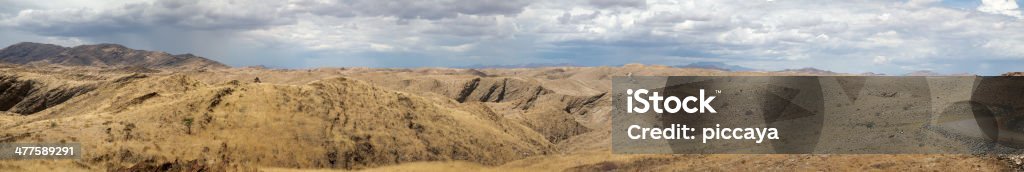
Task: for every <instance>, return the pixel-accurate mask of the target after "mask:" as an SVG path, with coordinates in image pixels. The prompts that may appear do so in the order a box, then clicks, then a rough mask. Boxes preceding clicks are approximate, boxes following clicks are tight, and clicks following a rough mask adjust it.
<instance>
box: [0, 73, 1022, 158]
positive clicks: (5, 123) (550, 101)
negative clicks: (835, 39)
mask: <svg viewBox="0 0 1024 172" xmlns="http://www.w3.org/2000/svg"><path fill="white" fill-rule="evenodd" d="M0 73H2V74H3V77H2V78H3V79H0V81H2V82H0V83H10V84H7V85H11V86H6V88H7V89H2V90H5V91H4V92H3V93H4V94H6V95H13V96H6V97H38V98H5V99H3V100H4V101H3V102H6V103H5V104H4V105H9V104H11V103H9V102H16V103H14V104H15V105H14V106H11V107H23V108H8V109H7V110H4V112H0V142H76V143H81V144H82V145H83V147H84V149H85V150H86V151H85V154H84V155H83V156H82V159H78V160H12V161H0V171H40V170H42V171H53V170H57V171H103V170H128V171H159V170H171V171H191V170H210V171H236V170H240V171H251V170H265V171H298V170H324V171H330V170H370V171H373V170H380V171H439V170H440V171H510V170H512V171H616V170H617V171H673V170H683V171H751V170H801V171H810V170H821V169H836V170H842V171H855V170H856V171H863V170H890V171H902V170H910V169H917V170H920V169H935V170H954V171H961V170H962V171H967V170H970V171H978V170H981V171H996V170H1007V169H1008V168H1010V167H1012V166H1010V165H1012V162H1014V161H1012V160H1011V159H1005V158H1004V159H1000V158H999V157H996V156H985V155H728V154H726V155H642V154H640V155H629V154H612V153H611V136H610V132H611V131H610V128H611V127H610V125H611V124H610V116H609V112H610V110H611V98H610V97H609V96H608V95H609V94H608V92H609V90H611V88H610V86H611V78H612V77H613V76H665V75H709V76H723V75H814V73H800V72H798V71H790V72H785V73H776V72H729V71H722V70H711V69H693V68H673V67H667V66H647V65H640V64H631V65H627V66H624V67H544V68H512V69H448V68H418V69H373V68H318V69H302V70H283V69H263V68H226V69H219V70H206V71H173V70H166V71H164V72H156V73H153V72H149V71H147V70H135V69H120V70H112V69H97V68H82V67H68V66H56V67H55V66H31V65H14V66H0ZM257 77H258V78H260V82H259V83H257V82H254V81H255V78H257ZM9 88H18V89H15V90H35V91H6V90H11V89H9ZM74 90H81V91H74ZM0 95H3V94H0ZM51 95H57V96H51ZM3 97H4V96H0V98H3ZM64 97H69V98H67V99H65V98H64ZM57 100H62V101H57ZM41 102H47V103H41ZM51 102H52V103H51ZM39 104H42V105H39ZM28 107H33V108H28ZM11 109H14V110H11ZM17 109H31V111H26V110H17Z"/></svg>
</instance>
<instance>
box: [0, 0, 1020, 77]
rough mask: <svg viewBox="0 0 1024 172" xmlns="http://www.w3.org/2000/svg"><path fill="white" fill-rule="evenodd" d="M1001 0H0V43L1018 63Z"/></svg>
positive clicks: (363, 54) (243, 62)
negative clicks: (271, 0)
mask: <svg viewBox="0 0 1024 172" xmlns="http://www.w3.org/2000/svg"><path fill="white" fill-rule="evenodd" d="M1020 3H1021V1H1014V0H981V1H962V0H956V1H952V0H947V1H941V0H907V1H889V0H885V1H881V0H880V1H876V0H857V1H822V0H761V1H754V0H692V1H686V0H682V1H677V0H646V1H644V0H622V1H618V0H565V1H538V0H392V1H383V0H344V1H330V0H288V1H274V2H269V1H259V0H228V1H220V0H208V1H192V0H167V1H164V0H158V1H152V0H150V1H125V0H74V1H69V0H48V1H12V0H0V46H5V45H10V44H14V43H18V42H42V43H52V44H58V45H64V46H75V45H82V44H96V43H116V44H123V45H125V46H128V47H130V48H135V49H146V50H158V51H165V52H169V53H174V54H182V53H192V54H196V55H200V56H204V57H207V58H210V59H213V60H217V61H220V62H223V63H225V64H228V65H231V66H251V65H263V66H268V67H275V68H314V67H348V66H366V67H457V66H471V65H511V64H528V63H550V64H561V63H568V64H574V65H580V66H605V65H608V66H617V65H622V64H627V63H644V64H660V65H685V64H689V63H693V62H724V63H727V64H733V65H741V66H745V67H750V68H757V69H763V70H782V69H792V68H803V67H815V68H820V69H826V70H832V71H837V72H844V73H863V72H874V73H886V74H891V75H898V74H904V73H910V72H913V71H919V70H930V71H935V72H940V73H974V74H983V75H998V74H1000V73H1003V72H1007V71H1024V15H1022V12H1021V9H1020V8H1019V5H1018V4H1020Z"/></svg>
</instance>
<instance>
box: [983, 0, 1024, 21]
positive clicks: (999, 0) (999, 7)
mask: <svg viewBox="0 0 1024 172" xmlns="http://www.w3.org/2000/svg"><path fill="white" fill-rule="evenodd" d="M978 11H982V12H986V13H992V14H1002V15H1007V16H1011V17H1016V18H1024V16H1021V11H1020V9H1019V7H1018V6H1017V1H1015V0H981V5H980V6H978Z"/></svg>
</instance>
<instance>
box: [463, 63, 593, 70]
mask: <svg viewBox="0 0 1024 172" xmlns="http://www.w3.org/2000/svg"><path fill="white" fill-rule="evenodd" d="M578 66H579V65H574V64H569V63H527V64H511V65H479V64H477V65H469V66H461V67H455V68H465V69H487V68H538V67H578Z"/></svg>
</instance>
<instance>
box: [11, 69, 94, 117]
mask: <svg viewBox="0 0 1024 172" xmlns="http://www.w3.org/2000/svg"><path fill="white" fill-rule="evenodd" d="M93 89H95V87H94V86H92V85H82V86H64V85H62V86H57V87H54V88H49V87H48V86H47V85H46V84H43V83H40V82H36V81H33V80H22V79H19V78H18V77H17V76H10V75H0V91H2V92H0V111H8V112H13V113H18V114H22V115H29V114H32V113H36V112H39V111H42V110H45V109H46V108H50V107H53V106H56V105H58V104H61V103H64V101H67V100H68V99H71V98H72V97H75V96H77V95H81V94H83V93H86V92H89V91H92V90H93Z"/></svg>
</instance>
